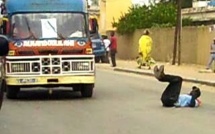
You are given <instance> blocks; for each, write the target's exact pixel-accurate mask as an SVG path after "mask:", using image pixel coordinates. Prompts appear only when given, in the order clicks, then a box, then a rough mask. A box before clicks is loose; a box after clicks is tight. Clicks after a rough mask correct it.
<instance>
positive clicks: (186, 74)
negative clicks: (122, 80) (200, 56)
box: [96, 60, 215, 86]
mask: <svg viewBox="0 0 215 134" xmlns="http://www.w3.org/2000/svg"><path fill="white" fill-rule="evenodd" d="M157 65H165V72H166V73H167V74H174V75H180V76H181V77H183V79H184V81H187V82H193V83H199V84H205V85H209V86H215V73H212V72H211V71H205V72H201V71H202V70H204V68H205V66H201V65H193V64H189V65H188V64H182V65H180V66H177V65H171V64H170V63H161V62H158V63H157ZM96 67H97V68H102V69H112V70H114V71H120V72H128V73H135V74H141V75H148V76H154V75H153V68H152V69H151V70H148V69H144V68H142V69H137V63H136V62H135V61H129V60H126V61H125V60H117V67H115V68H113V67H111V65H110V64H102V63H98V64H97V65H96Z"/></svg>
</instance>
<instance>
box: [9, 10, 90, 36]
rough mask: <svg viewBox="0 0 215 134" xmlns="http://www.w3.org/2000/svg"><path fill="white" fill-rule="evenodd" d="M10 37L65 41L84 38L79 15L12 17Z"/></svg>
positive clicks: (81, 17) (84, 22)
mask: <svg viewBox="0 0 215 134" xmlns="http://www.w3.org/2000/svg"><path fill="white" fill-rule="evenodd" d="M11 23H12V37H13V38H16V39H52V38H53V39H66V38H78V37H86V35H87V34H86V33H87V32H86V29H87V28H86V21H85V17H84V15H83V14H81V13H34V14H32V13H31V14H15V15H13V16H12V21H11Z"/></svg>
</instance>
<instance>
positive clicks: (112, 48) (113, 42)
mask: <svg viewBox="0 0 215 134" xmlns="http://www.w3.org/2000/svg"><path fill="white" fill-rule="evenodd" d="M110 36H111V37H110V42H111V44H110V57H111V62H112V67H116V53H117V38H116V36H115V32H114V31H112V32H111V35H110Z"/></svg>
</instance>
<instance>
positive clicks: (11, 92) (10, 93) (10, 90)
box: [6, 86, 20, 99]
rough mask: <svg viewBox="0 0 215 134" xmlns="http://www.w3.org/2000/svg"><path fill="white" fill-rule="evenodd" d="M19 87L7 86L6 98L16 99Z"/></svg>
mask: <svg viewBox="0 0 215 134" xmlns="http://www.w3.org/2000/svg"><path fill="white" fill-rule="evenodd" d="M19 90H20V88H19V87H17V86H7V91H6V92H7V98H8V99H16V98H17V94H18V92H19Z"/></svg>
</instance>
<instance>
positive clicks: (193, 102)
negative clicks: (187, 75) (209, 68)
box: [154, 65, 201, 107]
mask: <svg viewBox="0 0 215 134" xmlns="http://www.w3.org/2000/svg"><path fill="white" fill-rule="evenodd" d="M154 76H155V78H156V79H157V80H158V81H160V82H169V84H168V86H167V87H166V89H165V90H164V92H163V94H162V96H161V102H162V104H163V106H164V107H198V106H200V104H201V101H200V100H199V99H198V98H199V97H200V96H201V91H200V89H199V88H198V87H196V86H193V87H192V90H191V92H190V93H189V94H180V91H181V86H182V82H183V79H182V77H180V76H176V75H167V74H165V73H164V66H163V65H161V66H160V68H158V66H155V67H154Z"/></svg>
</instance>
